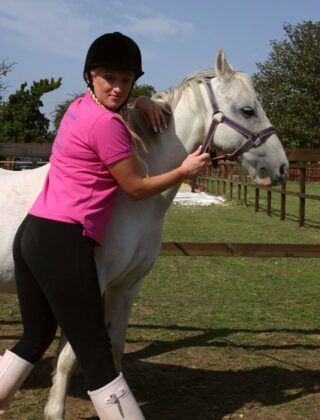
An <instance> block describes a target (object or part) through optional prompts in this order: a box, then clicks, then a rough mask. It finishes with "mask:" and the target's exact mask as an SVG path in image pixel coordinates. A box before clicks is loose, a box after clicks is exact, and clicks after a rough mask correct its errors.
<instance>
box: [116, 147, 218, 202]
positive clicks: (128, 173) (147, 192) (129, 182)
mask: <svg viewBox="0 0 320 420" xmlns="http://www.w3.org/2000/svg"><path fill="white" fill-rule="evenodd" d="M209 159H210V156H209V154H208V153H203V154H201V148H199V149H197V150H196V151H195V152H194V153H191V154H190V155H188V156H187V158H186V159H185V160H184V161H183V162H182V164H181V165H180V166H179V167H178V168H176V169H173V170H172V171H169V172H166V173H164V174H161V175H156V176H152V177H149V178H142V177H141V176H140V175H139V174H138V170H137V163H136V159H135V157H134V156H130V157H129V158H127V159H123V160H120V161H118V162H115V163H114V164H112V165H109V166H108V169H109V171H110V173H111V175H112V176H113V177H114V178H115V180H116V181H117V182H118V184H119V185H120V187H121V188H122V189H123V190H124V191H125V192H126V193H127V194H128V195H129V197H130V198H131V199H133V200H141V199H143V198H147V197H151V196H153V195H157V194H159V193H161V192H163V191H165V190H167V189H168V188H170V187H173V186H174V185H176V184H180V183H181V182H182V181H183V180H184V179H185V178H188V177H193V176H195V175H197V174H199V173H200V172H201V171H202V170H203V169H204V167H205V165H206V163H207V162H208V161H209Z"/></svg>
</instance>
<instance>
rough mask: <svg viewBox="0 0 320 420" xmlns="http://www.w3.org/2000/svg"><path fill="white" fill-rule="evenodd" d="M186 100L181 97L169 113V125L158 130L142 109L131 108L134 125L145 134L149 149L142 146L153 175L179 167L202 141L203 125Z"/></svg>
mask: <svg viewBox="0 0 320 420" xmlns="http://www.w3.org/2000/svg"><path fill="white" fill-rule="evenodd" d="M186 102H187V101H182V100H181V101H179V103H178V105H177V106H176V108H175V110H174V111H173V112H172V115H171V116H170V117H168V128H167V129H163V132H162V133H154V132H153V130H151V129H150V128H148V127H147V125H146V123H145V121H144V120H143V118H142V117H141V115H140V114H139V112H138V111H136V110H132V111H131V117H130V128H131V129H132V130H133V131H134V132H136V133H137V134H138V136H140V137H141V138H142V140H143V143H144V145H145V148H146V150H147V151H146V152H144V151H143V150H140V155H141V157H142V158H143V160H144V161H145V162H146V164H147V167H148V175H149V176H153V175H158V174H161V173H164V172H167V171H170V170H171V169H174V168H176V167H177V166H179V165H180V164H181V162H182V161H183V160H184V159H185V157H186V156H187V155H188V154H189V153H191V152H192V151H194V150H195V148H196V146H197V145H200V144H201V140H202V136H203V127H202V126H201V123H200V121H199V118H197V117H196V115H195V112H194V109H193V108H192V107H190V105H188V104H186Z"/></svg>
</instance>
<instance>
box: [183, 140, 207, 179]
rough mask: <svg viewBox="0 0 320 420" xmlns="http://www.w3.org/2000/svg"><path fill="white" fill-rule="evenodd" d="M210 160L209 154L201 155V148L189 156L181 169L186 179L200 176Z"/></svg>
mask: <svg viewBox="0 0 320 420" xmlns="http://www.w3.org/2000/svg"><path fill="white" fill-rule="evenodd" d="M209 160H210V155H209V153H201V146H200V147H199V148H198V149H197V150H196V151H195V152H193V153H191V154H190V155H188V156H187V157H186V158H185V160H184V161H183V162H182V163H181V166H180V168H181V169H182V171H183V173H184V174H185V176H186V177H193V176H196V175H199V174H200V173H201V172H202V171H203V170H204V168H205V166H206V164H207V163H208V162H209Z"/></svg>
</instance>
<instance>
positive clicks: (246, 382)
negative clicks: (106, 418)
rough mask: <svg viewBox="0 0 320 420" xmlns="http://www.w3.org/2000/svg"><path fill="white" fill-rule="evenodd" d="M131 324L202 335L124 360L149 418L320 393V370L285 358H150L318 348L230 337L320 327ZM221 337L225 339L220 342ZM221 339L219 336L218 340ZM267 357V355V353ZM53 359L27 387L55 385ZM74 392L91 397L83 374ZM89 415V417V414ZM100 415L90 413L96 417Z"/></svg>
mask: <svg viewBox="0 0 320 420" xmlns="http://www.w3.org/2000/svg"><path fill="white" fill-rule="evenodd" d="M130 327H131V328H140V329H164V330H175V331H177V330H179V331H181V332H183V331H185V332H186V333H187V332H188V333H190V332H198V333H199V334H197V335H193V336H189V337H183V338H181V339H177V340H175V341H155V342H153V343H150V344H149V345H147V346H146V347H144V348H142V349H140V350H137V351H134V352H131V353H127V354H126V356H125V360H124V371H125V375H126V378H127V380H128V382H129V384H130V387H131V388H132V391H133V393H134V394H135V396H136V398H137V399H138V401H139V402H140V403H141V404H142V410H143V412H144V414H145V416H146V418H147V419H148V420H163V419H166V420H207V419H208V420H209V419H210V420H218V419H222V418H223V416H226V415H230V414H232V413H234V412H236V411H237V410H240V409H241V407H243V406H244V405H246V404H250V403H251V404H258V405H261V406H262V407H271V406H274V405H277V404H285V403H288V402H290V401H295V400H297V399H299V398H301V397H303V396H307V395H311V394H314V393H317V392H320V370H311V369H304V368H303V367H301V366H298V365H295V364H294V363H290V367H288V368H285V367H281V365H282V366H283V365H284V364H285V361H283V360H277V359H275V358H273V357H270V358H271V359H273V360H274V365H273V366H265V367H258V368H254V369H238V370H229V369H228V367H227V366H226V369H225V370H217V371H216V370H205V369H199V368H197V369H196V368H189V367H185V366H179V365H172V364H171V365H169V364H166V363H157V362H153V361H147V360H146V359H148V358H151V357H154V356H157V355H161V354H165V353H167V352H171V351H174V350H178V349H186V348H188V347H193V348H194V351H195V352H196V351H197V349H196V348H197V347H199V348H200V347H202V348H203V347H215V346H216V347H221V346H222V345H223V346H225V347H230V348H232V349H235V348H242V349H245V350H252V351H254V352H256V351H257V350H261V349H263V350H273V349H275V350H282V349H283V350H288V349H295V348H302V349H306V350H316V349H319V348H320V346H311V345H310V344H306V345H304V344H301V343H297V344H295V343H292V344H290V345H283V346H281V345H272V344H270V345H259V344H252V345H245V346H243V345H241V344H234V343H232V342H231V341H229V340H228V339H227V337H228V336H229V335H231V334H235V333H237V332H247V333H252V334H256V333H277V332H278V333H294V334H301V335H312V334H319V333H320V330H318V329H315V330H299V329H297V330H291V329H278V330H276V329H269V330H243V329H239V330H235V329H218V330H214V329H203V330H202V329H199V328H193V327H190V328H189V327H183V326H175V325H173V326H159V325H158V326H157V325H143V324H136V325H131V326H130ZM219 339H220V340H221V341H219ZM212 340H218V341H212ZM264 356H266V355H264ZM300 360H301V359H300ZM51 371H52V364H51V360H50V359H49V358H48V359H44V360H43V361H41V362H40V364H39V366H37V369H35V370H34V371H33V372H32V374H31V376H30V377H29V379H28V381H27V382H26V384H25V387H26V388H29V389H30V388H31V389H32V388H42V387H45V388H46V387H50V385H51V380H50V373H51ZM69 394H70V395H72V396H74V397H76V398H79V399H82V400H88V396H87V394H86V391H85V386H84V383H83V379H82V376H81V375H75V376H74V377H73V378H72V381H71V386H70V390H69ZM86 419H87V420H89V417H87V418H86ZM94 419H97V418H96V417H90V420H94Z"/></svg>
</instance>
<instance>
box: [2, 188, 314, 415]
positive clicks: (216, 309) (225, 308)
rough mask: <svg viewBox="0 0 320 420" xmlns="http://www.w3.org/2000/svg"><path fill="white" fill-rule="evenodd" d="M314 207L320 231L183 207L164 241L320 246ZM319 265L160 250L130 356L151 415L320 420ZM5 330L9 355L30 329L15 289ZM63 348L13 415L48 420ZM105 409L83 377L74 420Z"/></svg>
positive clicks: (139, 304) (35, 376)
mask: <svg viewBox="0 0 320 420" xmlns="http://www.w3.org/2000/svg"><path fill="white" fill-rule="evenodd" d="M315 188H316V189H317V188H318V190H320V186H316V187H315ZM310 193H311V192H310ZM313 193H314V194H317V193H318V192H313ZM275 200H276V199H275ZM295 200H296V201H297V199H295ZM274 205H275V206H276V205H277V203H276V201H275V203H274ZM294 205H295V203H294V201H292V202H290V203H289V202H288V210H289V212H290V213H291V212H292V214H293V215H294V214H295V212H294V207H293V206H294ZM317 205H318V207H317ZM307 214H310V218H311V215H312V220H313V221H314V222H315V223H314V227H306V228H299V227H298V226H297V223H296V220H294V219H293V220H291V219H289V220H288V221H285V222H280V221H279V219H278V217H277V215H273V216H272V217H268V216H267V215H266V214H265V213H264V212H263V211H260V212H259V213H255V212H254V207H253V205H250V206H249V207H248V208H244V207H242V206H240V205H238V204H237V203H236V202H228V203H227V205H226V206H208V207H198V206H197V207H195V206H190V207H185V206H176V205H174V206H172V208H171V209H170V211H169V213H168V215H167V219H166V223H165V229H164V235H163V240H164V241H188V242H274V243H278V242H279V243H319V241H320V229H319V228H318V227H317V223H319V202H314V203H312V208H311V207H310V208H307ZM310 220H311V219H310ZM319 272H320V260H319V259H298V258H297V259H293V258H268V259H263V258H243V257H229V258H225V257H221V258H218V257H160V258H159V259H158V260H157V263H156V264H155V266H154V268H153V270H152V272H151V273H150V274H149V275H148V277H147V278H146V279H145V281H144V284H143V287H142V290H141V292H140V294H139V297H138V299H137V301H136V302H135V304H134V307H133V311H132V315H131V319H130V326H129V329H128V336H127V345H126V357H125V361H124V371H125V373H126V376H127V378H128V381H129V383H130V384H131V386H132V388H133V390H134V392H135V394H136V396H137V397H138V399H139V401H140V402H141V404H142V409H143V411H144V413H145V416H146V418H147V419H148V420H216V419H240V418H244V419H252V420H253V419H255V420H256V419H260V420H261V419H263V420H267V419H268V420H269V419H279V420H280V419H281V420H283V419H288V420H289V419H312V420H313V419H314V420H315V419H319V418H320V398H319V397H320V369H319V359H320V326H319V323H320V300H319V296H320V281H319ZM0 328H1V332H0V336H1V344H0V346H1V348H0V350H3V349H4V348H5V347H6V346H8V345H10V344H12V343H13V342H14V341H15V340H16V339H17V337H18V336H19V334H20V333H21V325H20V322H19V312H18V310H17V302H16V297H15V296H8V295H7V296H6V295H2V296H0ZM53 350H54V346H52V347H51V348H50V350H49V351H48V353H47V356H46V358H45V359H44V361H43V362H41V364H40V366H39V367H37V369H36V370H35V371H34V372H33V373H32V375H31V377H30V378H29V379H28V381H27V382H26V384H25V386H24V389H23V390H22V391H20V392H19V393H18V394H17V398H16V399H15V402H14V404H13V406H12V410H10V412H8V414H6V415H5V416H3V419H19V420H20V419H22V420H34V419H40V418H42V417H41V413H42V410H43V406H44V403H45V400H46V398H47V394H48V390H49V386H50V379H49V372H50V370H51V365H50V363H49V362H50V359H51V357H52V355H53ZM94 416H95V415H94V411H93V409H92V406H91V404H90V402H89V401H88V398H87V396H86V393H85V389H84V385H83V381H82V376H81V375H80V374H78V375H76V376H75V377H74V378H73V380H72V384H71V389H70V393H69V396H68V398H67V411H66V419H67V420H75V419H91V420H92V419H94V418H96V417H94Z"/></svg>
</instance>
